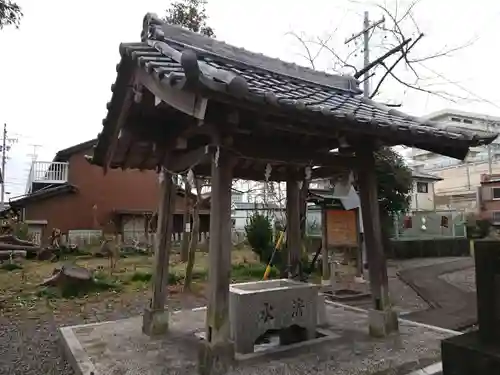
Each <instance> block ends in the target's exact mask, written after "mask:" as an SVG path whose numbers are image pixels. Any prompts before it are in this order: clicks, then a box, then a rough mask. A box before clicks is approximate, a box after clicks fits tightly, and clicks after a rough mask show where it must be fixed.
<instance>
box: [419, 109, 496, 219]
mask: <svg viewBox="0 0 500 375" xmlns="http://www.w3.org/2000/svg"><path fill="white" fill-rule="evenodd" d="M424 118H425V119H426V120H433V121H436V122H438V123H440V124H442V126H443V127H448V126H459V127H465V128H468V129H474V130H476V131H484V132H494V133H500V117H496V116H489V115H485V114H480V113H472V112H465V111H458V110H452V109H444V110H441V111H438V112H434V113H431V114H429V115H427V116H424ZM410 159H411V165H412V167H413V168H415V169H416V170H417V171H419V172H425V173H431V174H432V175H434V176H436V177H440V178H441V179H442V180H441V181H438V182H436V184H435V186H434V189H435V202H436V208H437V209H458V210H465V211H475V210H477V200H476V195H477V188H478V187H479V185H480V182H481V175H482V174H485V173H493V174H495V173H500V139H496V140H495V141H494V142H493V143H492V144H491V145H490V146H484V147H475V148H471V150H470V152H469V155H468V156H467V159H466V160H465V161H463V162H462V161H459V160H456V159H452V158H448V157H445V156H442V155H437V154H434V153H432V152H428V151H424V150H419V149H413V150H412V152H411V155H410Z"/></svg>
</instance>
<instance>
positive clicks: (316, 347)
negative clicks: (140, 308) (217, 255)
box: [60, 303, 457, 375]
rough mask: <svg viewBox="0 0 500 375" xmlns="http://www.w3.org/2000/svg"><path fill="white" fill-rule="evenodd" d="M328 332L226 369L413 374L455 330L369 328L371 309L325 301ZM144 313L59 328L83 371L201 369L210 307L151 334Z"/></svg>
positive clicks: (246, 373) (176, 316)
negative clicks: (389, 332) (377, 331)
mask: <svg viewBox="0 0 500 375" xmlns="http://www.w3.org/2000/svg"><path fill="white" fill-rule="evenodd" d="M326 308H327V321H328V324H327V325H326V327H324V330H323V331H324V332H330V334H331V335H330V336H331V337H329V338H328V337H327V339H326V340H325V338H321V339H319V341H318V342H315V343H312V344H306V343H300V344H295V345H293V346H291V348H290V349H286V350H283V347H281V348H280V349H281V350H279V351H277V350H275V349H269V350H267V351H265V352H259V353H254V354H251V355H246V356H240V357H239V358H237V359H238V361H237V366H235V367H234V368H233V369H231V370H230V372H229V373H228V374H230V375H232V374H241V375H256V374H259V375H267V374H275V375H276V374H283V375H285V374H287V375H288V374H331V375H340V374H342V375H355V374H356V375H371V374H377V375H378V374H384V375H389V374H398V375H407V374H409V373H411V372H412V371H415V370H418V369H422V368H426V367H428V366H430V365H432V364H433V363H436V362H438V361H439V360H440V341H441V340H442V339H444V338H446V337H450V336H452V335H454V334H457V333H456V332H451V331H446V330H441V329H438V328H437V327H429V326H425V325H419V324H417V323H413V322H409V321H406V320H400V334H399V335H393V336H391V337H388V338H385V339H374V338H371V337H369V335H368V323H367V314H366V311H363V310H359V309H353V308H350V307H347V306H342V305H340V304H338V303H327V305H326ZM141 323H142V318H141V317H134V318H130V319H125V320H118V321H112V322H105V323H96V324H89V325H80V326H73V327H65V328H61V329H60V333H61V341H62V344H63V347H64V348H65V351H66V354H67V355H68V356H69V360H70V362H71V363H72V365H73V367H74V368H75V371H76V373H77V374H84V375H137V374H144V375H146V374H147V375H150V374H151V375H152V374H178V375H183V374H197V367H196V362H197V348H198V344H199V339H197V337H196V333H199V332H201V331H203V330H204V328H205V311H204V310H203V309H195V310H189V311H182V312H181V313H173V314H172V316H171V322H170V327H171V331H170V333H169V334H168V335H167V336H165V337H163V338H159V339H151V338H149V337H147V336H145V335H143V334H142V332H141Z"/></svg>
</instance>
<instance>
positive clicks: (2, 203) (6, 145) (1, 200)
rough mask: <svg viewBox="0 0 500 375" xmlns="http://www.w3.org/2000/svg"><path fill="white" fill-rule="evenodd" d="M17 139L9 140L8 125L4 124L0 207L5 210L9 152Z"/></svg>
mask: <svg viewBox="0 0 500 375" xmlns="http://www.w3.org/2000/svg"><path fill="white" fill-rule="evenodd" d="M16 142H17V138H8V137H7V124H5V123H4V124H3V137H2V177H3V178H2V183H1V186H0V188H1V191H0V207H1V209H3V208H4V207H5V177H6V174H5V166H6V164H7V159H8V156H7V152H8V151H9V150H10V144H11V143H16Z"/></svg>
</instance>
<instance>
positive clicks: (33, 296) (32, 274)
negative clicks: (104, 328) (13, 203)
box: [0, 250, 257, 321]
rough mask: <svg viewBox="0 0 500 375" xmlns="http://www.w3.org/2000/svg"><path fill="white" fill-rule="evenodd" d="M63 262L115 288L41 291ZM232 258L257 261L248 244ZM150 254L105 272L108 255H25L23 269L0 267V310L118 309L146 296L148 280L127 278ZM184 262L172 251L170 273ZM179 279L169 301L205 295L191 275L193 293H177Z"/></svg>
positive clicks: (184, 303) (201, 265) (200, 261)
mask: <svg viewBox="0 0 500 375" xmlns="http://www.w3.org/2000/svg"><path fill="white" fill-rule="evenodd" d="M67 262H71V263H75V264H77V265H79V266H83V267H85V268H88V269H90V270H93V271H95V272H98V273H99V274H101V275H106V278H108V279H109V280H111V281H114V282H116V283H117V284H118V285H119V287H120V288H119V289H117V290H107V291H101V292H96V293H90V294H89V295H86V296H82V297H74V298H69V299H63V298H55V297H51V296H50V295H42V294H41V293H40V291H41V290H42V289H43V287H40V286H39V285H40V283H41V282H43V281H44V280H45V279H46V278H48V277H49V276H50V275H51V274H52V272H53V270H54V269H55V268H56V267H58V266H60V265H62V264H64V263H67ZM207 262H208V254H206V253H203V252H199V253H198V254H197V255H196V263H195V266H194V272H195V273H196V272H198V273H203V272H206V270H207ZM232 262H233V264H241V263H256V262H257V259H256V258H255V256H254V254H253V253H252V252H251V251H249V250H240V251H238V250H237V251H233V256H232ZM152 265H153V257H152V256H144V255H137V256H129V257H127V258H122V259H120V260H119V261H118V263H117V266H116V268H115V270H114V272H112V273H111V272H110V269H109V261H108V259H105V258H93V257H90V256H81V257H68V258H67V259H65V260H62V261H60V262H57V263H51V262H41V261H36V260H26V261H23V262H22V267H23V268H22V269H18V270H13V271H6V270H0V313H1V315H2V316H4V317H9V318H17V319H23V318H30V317H31V318H36V317H38V316H41V315H44V314H46V313H50V314H53V316H54V318H55V320H56V321H57V320H58V317H60V318H61V320H65V319H64V316H78V317H79V318H81V319H84V320H86V319H89V318H90V319H92V318H94V319H96V318H97V320H99V317H98V315H99V314H100V312H101V311H110V310H113V309H114V308H115V307H118V306H119V307H120V308H121V309H123V308H124V307H126V306H127V305H128V304H133V305H135V304H137V302H138V301H145V303H146V302H147V300H148V299H149V298H150V296H151V283H148V282H145V281H131V278H132V276H133V275H134V274H136V273H151V272H152ZM184 269H185V264H184V263H181V262H180V261H179V256H178V255H177V254H175V255H174V256H173V257H172V258H171V261H170V273H172V274H175V275H176V276H178V278H179V279H181V280H182V278H183V276H184ZM182 287H183V286H182V283H179V284H176V285H171V286H169V295H170V297H169V302H171V304H173V305H179V307H186V308H187V307H191V306H192V305H199V304H200V303H203V301H204V289H205V285H204V281H203V280H194V281H193V284H192V288H191V290H192V293H190V294H185V293H182Z"/></svg>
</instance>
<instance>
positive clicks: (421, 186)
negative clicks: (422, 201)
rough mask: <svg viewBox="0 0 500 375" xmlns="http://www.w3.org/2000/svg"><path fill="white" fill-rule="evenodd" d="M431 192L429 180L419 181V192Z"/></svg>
mask: <svg viewBox="0 0 500 375" xmlns="http://www.w3.org/2000/svg"><path fill="white" fill-rule="evenodd" d="M428 192H429V184H428V183H427V182H417V193H424V194H427V193H428Z"/></svg>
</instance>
